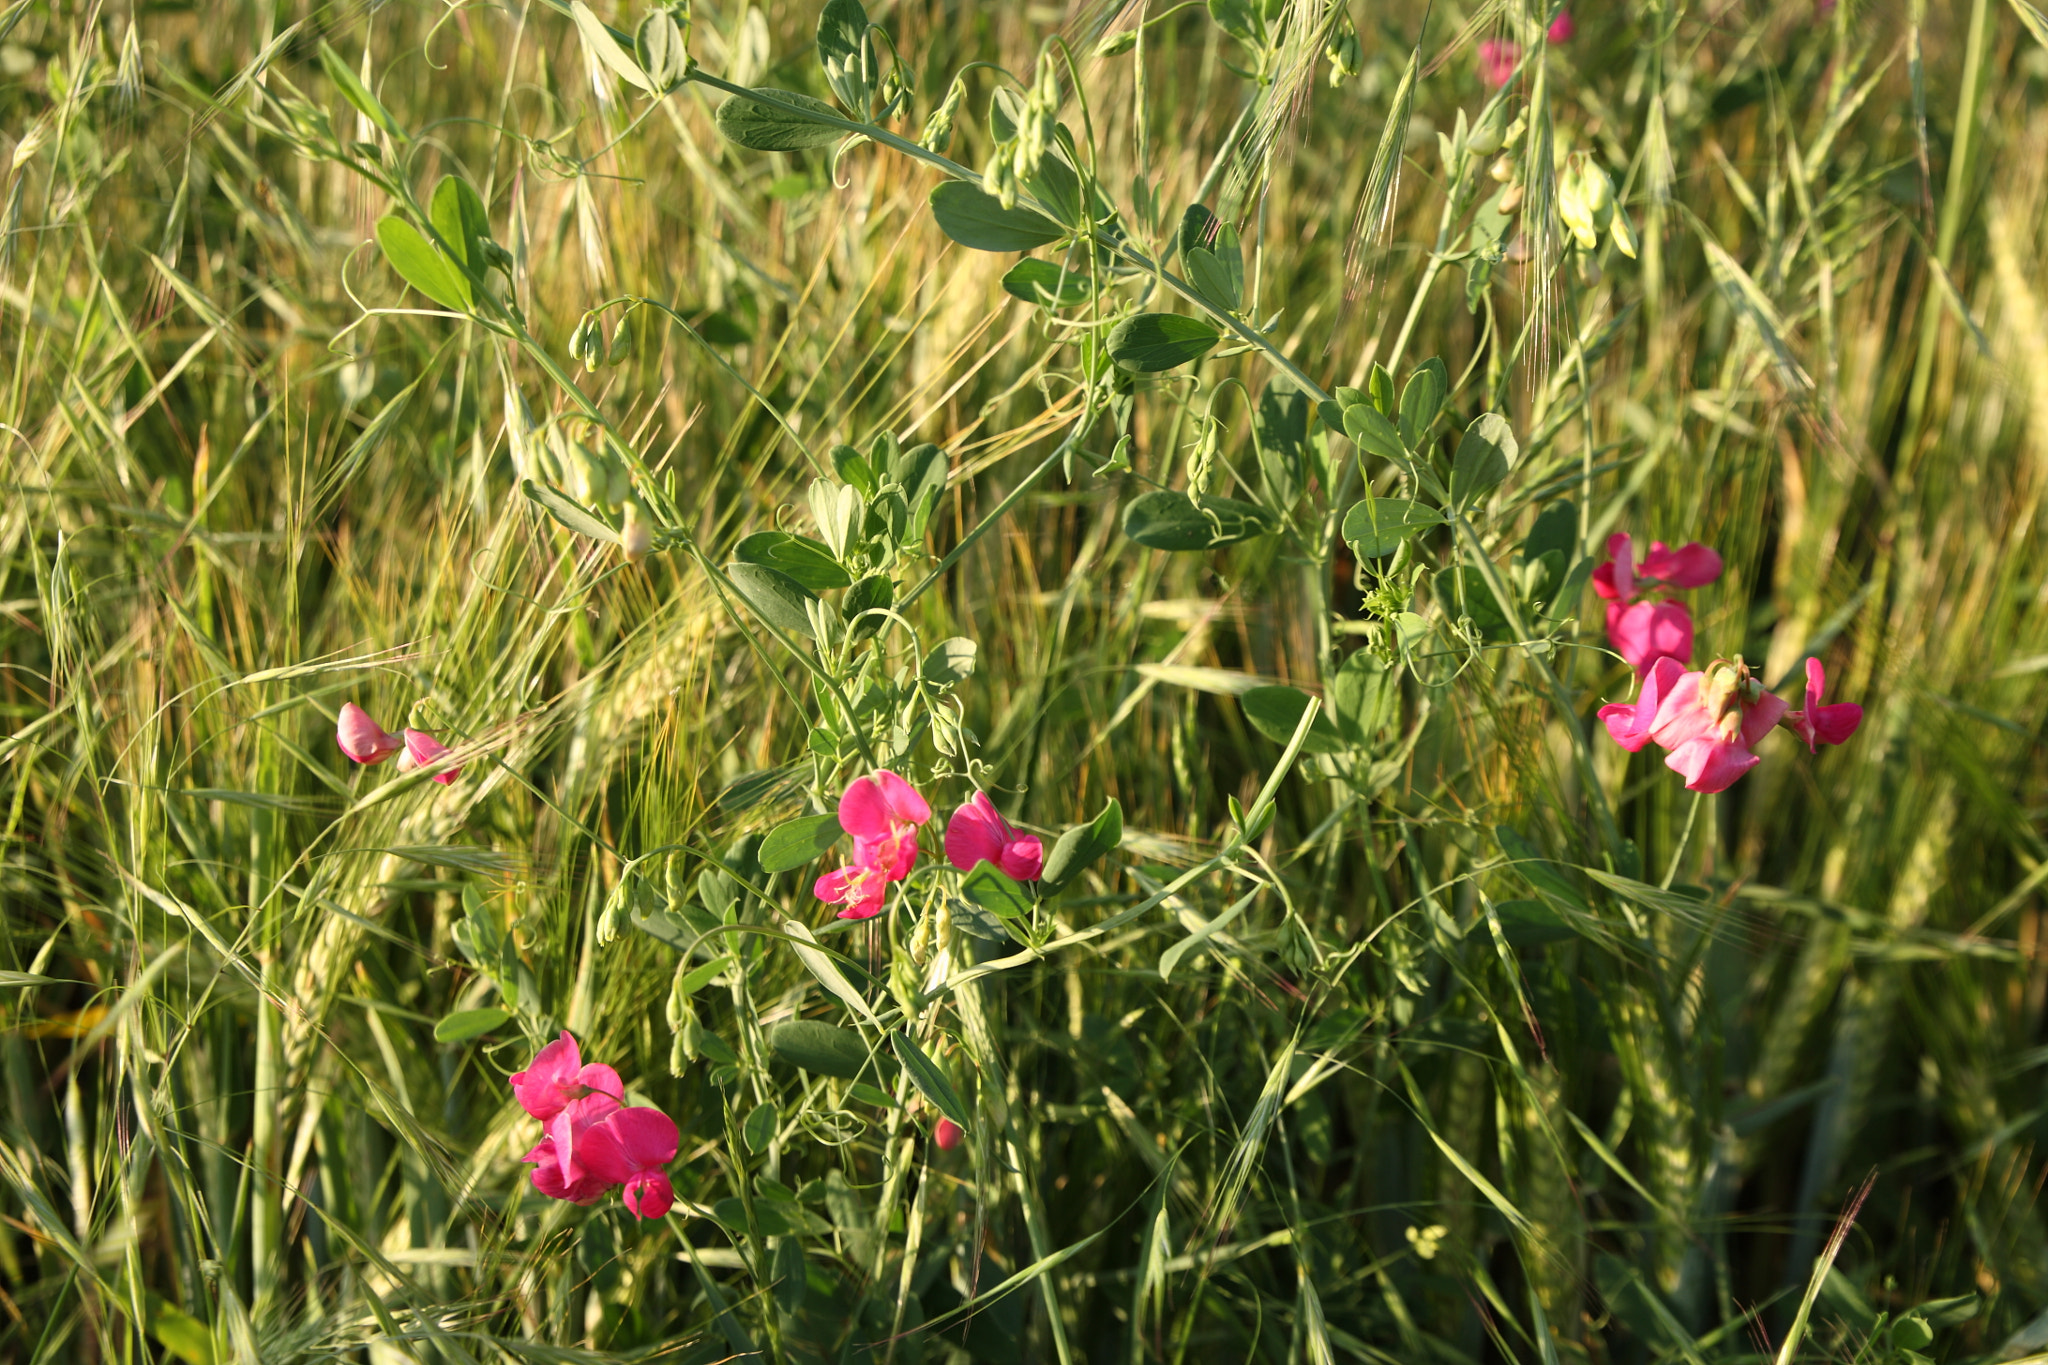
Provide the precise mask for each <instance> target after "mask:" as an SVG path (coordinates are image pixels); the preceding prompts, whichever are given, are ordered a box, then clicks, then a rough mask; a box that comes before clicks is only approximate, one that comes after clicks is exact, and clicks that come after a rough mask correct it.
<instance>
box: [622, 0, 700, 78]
mask: <svg viewBox="0 0 2048 1365" xmlns="http://www.w3.org/2000/svg"><path fill="white" fill-rule="evenodd" d="M633 56H634V58H635V60H637V61H638V62H639V64H640V69H641V70H642V71H645V72H646V73H647V78H648V80H649V81H651V82H652V83H653V85H654V88H655V90H657V91H661V90H671V89H673V88H674V87H675V84H676V82H678V81H680V80H681V79H682V78H683V70H684V68H685V67H687V66H688V65H689V60H690V54H689V52H688V51H686V50H685V48H684V46H683V31H682V29H681V28H679V27H677V25H676V21H675V19H674V18H672V17H671V16H670V15H669V14H668V13H667V11H665V10H655V11H654V12H653V13H652V14H649V15H648V16H647V17H646V18H645V19H642V20H641V21H640V30H639V32H637V33H636V34H634V35H633Z"/></svg>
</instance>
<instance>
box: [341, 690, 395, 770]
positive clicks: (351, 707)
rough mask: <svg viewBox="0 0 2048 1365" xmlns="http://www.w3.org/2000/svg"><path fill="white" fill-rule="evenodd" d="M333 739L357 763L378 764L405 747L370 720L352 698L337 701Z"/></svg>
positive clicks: (366, 713)
mask: <svg viewBox="0 0 2048 1365" xmlns="http://www.w3.org/2000/svg"><path fill="white" fill-rule="evenodd" d="M334 742H335V743H336V744H338V745H340V746H341V751H342V752H343V753H345V754H347V755H348V756H349V757H350V758H351V759H353V760H354V761H355V762H357V763H382V762H383V761H384V760H385V759H387V758H389V757H391V756H392V755H393V754H395V753H397V752H398V751H399V750H400V749H403V748H404V747H405V741H404V740H402V739H400V738H399V737H398V736H397V735H394V734H389V733H387V732H386V731H385V729H384V727H383V726H381V725H379V724H378V723H377V722H376V721H374V720H372V719H370V713H369V712H367V711H365V710H364V709H363V708H362V707H360V706H357V705H356V704H355V703H354V702H352V701H345V702H343V703H342V704H341V717H340V719H339V720H337V721H336V722H335V726H334Z"/></svg>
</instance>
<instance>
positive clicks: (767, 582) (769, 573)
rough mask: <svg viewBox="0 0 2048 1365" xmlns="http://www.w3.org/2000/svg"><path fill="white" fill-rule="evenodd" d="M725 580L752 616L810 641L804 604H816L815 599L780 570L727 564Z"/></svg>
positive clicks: (753, 565) (808, 617) (807, 613)
mask: <svg viewBox="0 0 2048 1365" xmlns="http://www.w3.org/2000/svg"><path fill="white" fill-rule="evenodd" d="M725 576H726V577H727V578H730V579H731V580H732V585H733V587H735V588H737V589H738V590H739V594H740V596H741V597H743V598H745V599H746V603H747V605H748V606H749V607H752V608H753V609H754V614H755V615H756V616H759V617H760V618H761V619H762V620H764V621H766V622H767V623H768V624H769V625H771V626H775V627H777V628H778V629H781V630H786V631H789V632H791V633H792V634H796V635H801V636H803V637H804V638H805V639H806V640H809V639H812V638H814V636H813V633H812V631H811V613H810V608H809V605H808V604H810V603H812V602H815V601H817V600H818V596H817V594H816V593H814V592H812V591H811V590H810V589H809V588H806V587H805V586H804V585H803V584H801V583H799V582H797V581H796V580H795V579H794V578H791V577H790V576H789V575H788V574H786V573H783V572H782V571H781V570H780V569H771V568H768V567H767V566H766V565H763V564H746V563H734V564H728V565H726V566H725Z"/></svg>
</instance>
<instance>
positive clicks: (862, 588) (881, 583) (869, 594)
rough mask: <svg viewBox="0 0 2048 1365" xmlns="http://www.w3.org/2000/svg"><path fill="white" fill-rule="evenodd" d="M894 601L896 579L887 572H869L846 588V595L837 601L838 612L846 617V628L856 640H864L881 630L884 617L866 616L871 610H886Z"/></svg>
mask: <svg viewBox="0 0 2048 1365" xmlns="http://www.w3.org/2000/svg"><path fill="white" fill-rule="evenodd" d="M895 601H896V580H895V579H893V578H891V577H889V575H887V574H880V573H875V574H869V575H868V576H867V577H866V578H863V579H861V580H860V582H858V583H856V584H854V585H853V586H852V587H850V588H848V589H847V590H846V596H845V597H844V598H843V599H841V601H840V603H839V610H840V612H841V613H842V614H843V615H844V616H845V617H846V621H847V629H848V631H849V633H850V634H851V635H852V637H853V638H854V639H855V640H856V641H859V640H865V639H867V638H868V637H869V636H871V635H874V634H875V633H876V632H877V631H879V630H881V628H882V626H883V624H884V620H885V618H883V617H881V616H866V617H865V618H864V617H863V614H864V613H866V612H871V611H881V610H886V609H887V608H889V607H890V606H893V605H894V604H895Z"/></svg>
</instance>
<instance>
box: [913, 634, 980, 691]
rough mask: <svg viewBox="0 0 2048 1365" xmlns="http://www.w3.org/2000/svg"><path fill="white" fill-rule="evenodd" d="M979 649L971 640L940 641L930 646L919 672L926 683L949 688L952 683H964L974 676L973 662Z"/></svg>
mask: <svg viewBox="0 0 2048 1365" xmlns="http://www.w3.org/2000/svg"><path fill="white" fill-rule="evenodd" d="M979 653H980V647H979V646H978V645H976V644H975V643H974V641H972V640H968V639H963V638H960V637H958V636H956V637H954V638H953V639H951V640H941V641H939V642H938V643H937V644H935V645H933V646H932V652H931V653H929V654H927V655H925V656H924V667H923V668H922V669H921V670H920V672H921V673H922V674H923V675H924V680H925V681H926V682H928V683H935V684H937V685H938V686H940V687H950V686H952V685H953V684H954V683H962V682H966V681H967V680H968V679H969V678H971V677H973V676H974V660H975V657H976V655H978V654H979Z"/></svg>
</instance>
